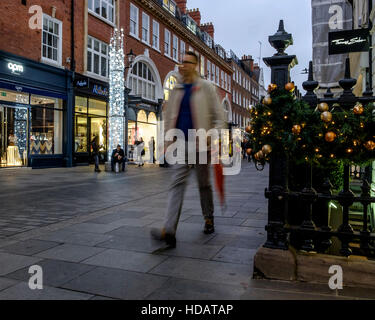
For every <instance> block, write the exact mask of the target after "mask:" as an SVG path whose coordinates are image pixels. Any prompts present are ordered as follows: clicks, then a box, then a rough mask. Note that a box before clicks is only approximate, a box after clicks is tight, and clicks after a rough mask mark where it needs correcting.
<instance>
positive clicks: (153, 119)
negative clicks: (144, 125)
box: [148, 112, 157, 124]
mask: <svg viewBox="0 0 375 320" xmlns="http://www.w3.org/2000/svg"><path fill="white" fill-rule="evenodd" d="M148 123H153V124H157V119H156V115H155V113H153V112H150V114H149V115H148Z"/></svg>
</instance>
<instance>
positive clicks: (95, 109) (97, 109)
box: [89, 99, 107, 117]
mask: <svg viewBox="0 0 375 320" xmlns="http://www.w3.org/2000/svg"><path fill="white" fill-rule="evenodd" d="M89 114H90V115H97V116H104V117H106V116H107V103H106V102H105V101H100V100H95V99H89Z"/></svg>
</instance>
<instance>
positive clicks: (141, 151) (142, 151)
mask: <svg viewBox="0 0 375 320" xmlns="http://www.w3.org/2000/svg"><path fill="white" fill-rule="evenodd" d="M144 148H145V143H144V141H143V138H142V137H141V138H140V139H139V141H138V144H137V162H138V167H141V166H144V164H145V163H144V161H143V156H144V155H145V149H144Z"/></svg>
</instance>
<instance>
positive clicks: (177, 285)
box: [147, 278, 245, 300]
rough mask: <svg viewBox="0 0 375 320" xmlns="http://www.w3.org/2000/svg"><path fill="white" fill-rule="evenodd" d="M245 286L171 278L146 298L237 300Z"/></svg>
mask: <svg viewBox="0 0 375 320" xmlns="http://www.w3.org/2000/svg"><path fill="white" fill-rule="evenodd" d="M244 292H245V288H243V287H241V286H232V285H224V284H216V283H209V282H206V281H194V280H184V279H176V278H171V279H170V280H168V281H167V282H166V283H165V284H164V285H163V286H162V287H161V288H160V290H157V291H155V292H154V293H152V294H151V295H149V296H148V297H147V299H148V300H239V299H240V297H241V296H242V295H243V294H244Z"/></svg>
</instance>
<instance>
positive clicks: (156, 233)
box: [151, 228, 176, 248]
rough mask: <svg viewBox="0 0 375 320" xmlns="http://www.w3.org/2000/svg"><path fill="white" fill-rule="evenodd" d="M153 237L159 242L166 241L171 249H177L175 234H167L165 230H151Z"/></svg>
mask: <svg viewBox="0 0 375 320" xmlns="http://www.w3.org/2000/svg"><path fill="white" fill-rule="evenodd" d="M151 236H152V237H153V238H154V239H156V240H159V241H165V243H166V244H167V246H168V247H169V248H176V237H175V235H174V234H170V233H166V231H165V229H164V228H163V229H156V228H152V229H151Z"/></svg>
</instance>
